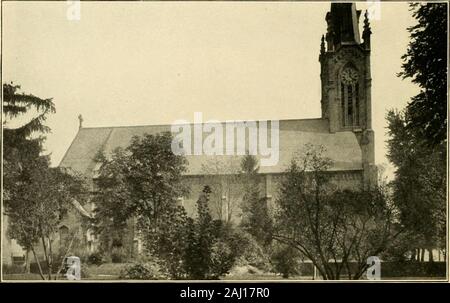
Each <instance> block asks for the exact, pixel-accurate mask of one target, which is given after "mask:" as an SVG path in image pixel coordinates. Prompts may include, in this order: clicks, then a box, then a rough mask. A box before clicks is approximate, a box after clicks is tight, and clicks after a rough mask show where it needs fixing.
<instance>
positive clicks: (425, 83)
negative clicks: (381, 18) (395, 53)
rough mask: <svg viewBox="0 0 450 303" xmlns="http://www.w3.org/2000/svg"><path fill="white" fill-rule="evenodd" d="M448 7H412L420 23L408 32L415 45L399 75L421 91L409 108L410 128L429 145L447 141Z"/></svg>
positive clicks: (404, 58)
mask: <svg viewBox="0 0 450 303" xmlns="http://www.w3.org/2000/svg"><path fill="white" fill-rule="evenodd" d="M447 5H448V4H447V3H431V2H429V3H424V4H419V3H413V4H411V10H412V11H413V17H414V18H416V20H417V24H416V25H414V26H412V27H410V28H409V29H408V31H409V32H410V38H411V42H410V43H409V46H408V49H407V51H406V54H404V55H403V56H402V59H403V65H402V68H403V71H402V72H401V73H400V74H399V76H401V77H403V78H411V79H412V82H413V83H415V84H418V85H419V87H420V88H421V90H420V93H419V94H418V95H416V96H414V97H413V98H412V99H411V102H410V103H409V104H408V106H407V109H406V110H407V113H408V114H407V116H406V117H407V120H406V125H407V127H408V128H415V129H416V130H417V131H418V134H420V136H421V137H422V138H424V139H425V140H426V141H427V143H428V144H429V145H435V144H439V143H441V142H443V141H446V139H447V88H448V87H447V41H448V40H447V39H448V34H447V18H448V16H447Z"/></svg>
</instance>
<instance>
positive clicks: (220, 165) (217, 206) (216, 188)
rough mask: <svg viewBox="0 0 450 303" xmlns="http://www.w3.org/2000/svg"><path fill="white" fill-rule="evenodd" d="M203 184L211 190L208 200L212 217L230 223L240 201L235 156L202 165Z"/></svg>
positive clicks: (238, 172)
mask: <svg viewBox="0 0 450 303" xmlns="http://www.w3.org/2000/svg"><path fill="white" fill-rule="evenodd" d="M202 172H203V175H204V180H203V183H204V184H205V185H208V186H209V187H210V189H211V195H210V199H211V201H212V205H213V207H212V211H213V214H214V217H215V218H217V219H220V220H223V221H225V222H231V221H232V219H233V215H235V214H236V211H237V209H238V207H239V203H240V201H241V197H242V195H241V190H240V188H239V185H240V183H241V181H242V180H241V178H240V177H241V176H240V167H239V161H238V159H237V157H235V156H228V157H226V159H224V160H218V159H217V158H212V159H209V160H208V162H207V163H206V164H203V165H202Z"/></svg>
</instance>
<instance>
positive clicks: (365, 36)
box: [362, 10, 372, 49]
mask: <svg viewBox="0 0 450 303" xmlns="http://www.w3.org/2000/svg"><path fill="white" fill-rule="evenodd" d="M371 34H372V31H371V29H370V22H369V12H368V11H367V10H366V12H365V13H364V29H363V34H362V36H363V40H364V48H365V49H370V35H371Z"/></svg>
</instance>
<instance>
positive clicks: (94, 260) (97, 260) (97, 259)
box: [87, 252, 103, 265]
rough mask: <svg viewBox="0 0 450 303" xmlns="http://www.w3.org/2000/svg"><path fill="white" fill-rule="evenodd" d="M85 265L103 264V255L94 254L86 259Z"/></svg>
mask: <svg viewBox="0 0 450 303" xmlns="http://www.w3.org/2000/svg"><path fill="white" fill-rule="evenodd" d="M87 263H88V264H93V265H101V264H102V263H103V254H102V253H100V252H94V253H92V254H90V255H89V256H88V257H87Z"/></svg>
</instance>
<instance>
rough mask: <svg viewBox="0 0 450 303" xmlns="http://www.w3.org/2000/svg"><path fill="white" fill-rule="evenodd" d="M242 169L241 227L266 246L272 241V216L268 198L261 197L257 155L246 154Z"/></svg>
mask: <svg viewBox="0 0 450 303" xmlns="http://www.w3.org/2000/svg"><path fill="white" fill-rule="evenodd" d="M241 169H242V174H241V177H242V178H243V180H244V182H243V184H244V196H243V198H242V207H241V208H242V221H241V227H242V228H243V229H244V230H245V231H246V232H248V233H249V234H251V235H252V236H253V237H254V238H255V240H256V241H257V242H258V244H259V245H261V246H263V247H265V246H267V245H269V244H270V243H271V241H272V238H271V236H272V235H271V233H272V218H271V217H270V214H269V209H268V205H267V199H266V198H264V197H263V198H261V197H260V186H259V178H258V170H259V167H258V161H257V159H256V157H255V156H252V155H246V156H244V158H242V162H241Z"/></svg>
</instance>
